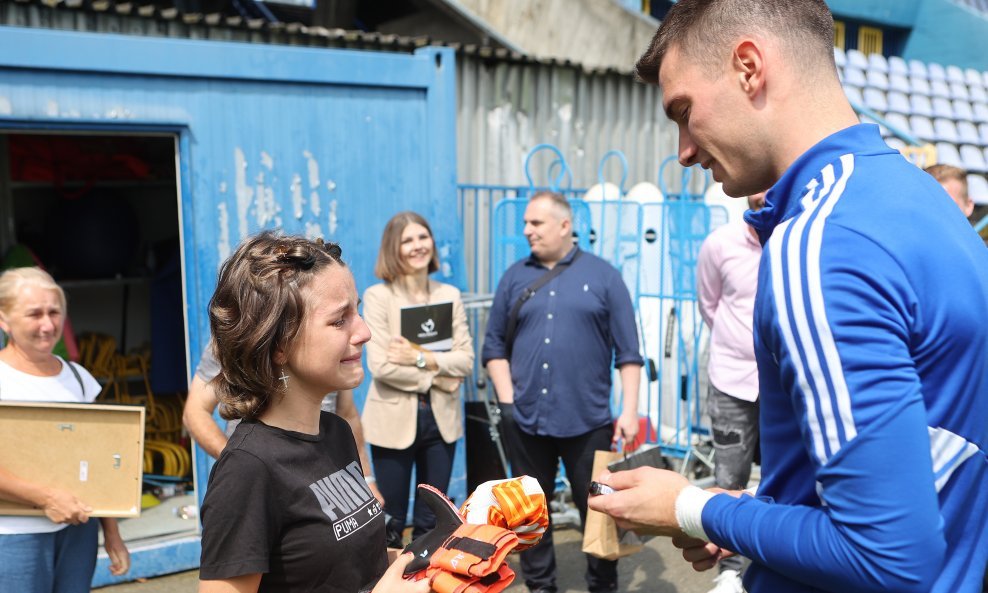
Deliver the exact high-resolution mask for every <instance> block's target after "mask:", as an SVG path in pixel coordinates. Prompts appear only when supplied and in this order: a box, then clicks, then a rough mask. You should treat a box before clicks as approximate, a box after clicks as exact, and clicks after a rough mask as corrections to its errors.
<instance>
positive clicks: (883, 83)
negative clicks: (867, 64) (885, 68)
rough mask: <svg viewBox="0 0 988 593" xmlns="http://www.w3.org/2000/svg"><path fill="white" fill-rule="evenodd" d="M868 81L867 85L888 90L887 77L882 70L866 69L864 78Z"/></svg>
mask: <svg viewBox="0 0 988 593" xmlns="http://www.w3.org/2000/svg"><path fill="white" fill-rule="evenodd" d="M865 80H867V81H868V86H870V87H873V88H876V89H878V90H880V91H887V90H889V79H888V77H887V76H885V73H884V72H879V71H878V70H868V72H867V76H866V79H865Z"/></svg>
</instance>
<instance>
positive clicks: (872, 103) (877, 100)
mask: <svg viewBox="0 0 988 593" xmlns="http://www.w3.org/2000/svg"><path fill="white" fill-rule="evenodd" d="M864 104H865V107H867V108H868V109H871V110H873V111H877V112H879V113H885V112H886V111H888V108H889V104H888V100H887V99H886V98H885V93H883V92H882V91H880V90H878V89H876V88H870V87H869V88H866V89H865V90H864Z"/></svg>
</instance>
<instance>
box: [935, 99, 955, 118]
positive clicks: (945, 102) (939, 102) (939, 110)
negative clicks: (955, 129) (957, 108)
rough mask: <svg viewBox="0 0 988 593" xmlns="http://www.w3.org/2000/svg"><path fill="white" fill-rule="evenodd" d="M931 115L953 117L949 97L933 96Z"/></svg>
mask: <svg viewBox="0 0 988 593" xmlns="http://www.w3.org/2000/svg"><path fill="white" fill-rule="evenodd" d="M933 117H946V118H949V119H953V118H954V108H953V107H951V105H950V100H949V99H945V98H943V97H933Z"/></svg>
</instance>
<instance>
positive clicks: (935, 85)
mask: <svg viewBox="0 0 988 593" xmlns="http://www.w3.org/2000/svg"><path fill="white" fill-rule="evenodd" d="M930 95H931V96H933V97H943V98H945V99H949V98H950V87H949V86H947V81H946V80H931V81H930Z"/></svg>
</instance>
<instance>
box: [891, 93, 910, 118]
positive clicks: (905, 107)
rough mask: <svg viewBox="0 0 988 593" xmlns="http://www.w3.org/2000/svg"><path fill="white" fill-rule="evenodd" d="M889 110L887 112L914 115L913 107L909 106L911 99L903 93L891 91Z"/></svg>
mask: <svg viewBox="0 0 988 593" xmlns="http://www.w3.org/2000/svg"><path fill="white" fill-rule="evenodd" d="M887 102H888V108H887V109H886V111H892V112H895V113H903V114H905V115H912V107H910V106H909V97H907V96H906V95H904V94H902V93H897V92H895V91H890V92H889V94H888V97H887Z"/></svg>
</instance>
